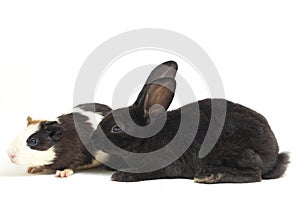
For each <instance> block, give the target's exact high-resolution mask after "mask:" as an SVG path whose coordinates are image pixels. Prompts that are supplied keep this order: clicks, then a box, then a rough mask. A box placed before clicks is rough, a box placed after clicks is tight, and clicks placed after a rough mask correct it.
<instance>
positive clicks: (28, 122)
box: [27, 116, 44, 126]
mask: <svg viewBox="0 0 300 200" xmlns="http://www.w3.org/2000/svg"><path fill="white" fill-rule="evenodd" d="M42 121H44V120H33V119H32V118H31V117H30V116H28V117H27V126H29V125H32V124H38V123H40V122H42Z"/></svg>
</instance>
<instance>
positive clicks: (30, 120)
mask: <svg viewBox="0 0 300 200" xmlns="http://www.w3.org/2000/svg"><path fill="white" fill-rule="evenodd" d="M32 121H33V120H32V118H31V117H30V116H28V117H27V126H29V124H31V123H32Z"/></svg>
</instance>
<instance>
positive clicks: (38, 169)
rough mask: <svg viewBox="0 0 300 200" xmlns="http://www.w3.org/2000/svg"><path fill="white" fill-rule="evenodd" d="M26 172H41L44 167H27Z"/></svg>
mask: <svg viewBox="0 0 300 200" xmlns="http://www.w3.org/2000/svg"><path fill="white" fill-rule="evenodd" d="M27 172H28V173H29V174H37V173H43V172H44V169H43V168H42V167H28V168H27Z"/></svg>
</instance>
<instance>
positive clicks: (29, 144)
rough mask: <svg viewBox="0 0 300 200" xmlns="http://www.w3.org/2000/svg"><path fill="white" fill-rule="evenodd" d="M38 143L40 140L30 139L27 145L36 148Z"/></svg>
mask: <svg viewBox="0 0 300 200" xmlns="http://www.w3.org/2000/svg"><path fill="white" fill-rule="evenodd" d="M37 143H38V140H37V139H36V138H30V139H29V140H28V141H27V145H28V146H30V147H34V146H36V145H37Z"/></svg>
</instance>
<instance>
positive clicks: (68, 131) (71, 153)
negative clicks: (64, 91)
mask: <svg viewBox="0 0 300 200" xmlns="http://www.w3.org/2000/svg"><path fill="white" fill-rule="evenodd" d="M110 111H111V108H110V107H108V106H106V105H103V104H97V103H88V104H81V105H78V106H76V107H74V108H73V109H72V111H71V112H70V113H67V114H63V115H60V116H59V117H57V119H56V120H54V121H47V120H32V119H31V117H28V118H27V127H26V128H25V129H24V130H23V131H22V132H21V133H20V134H19V135H18V136H17V137H16V138H15V139H14V140H13V142H12V144H11V145H10V147H9V148H8V151H7V152H8V156H9V158H10V160H11V162H13V163H15V164H19V165H26V166H29V167H28V169H27V171H28V173H30V174H35V173H54V172H55V171H56V176H57V177H68V176H70V175H72V174H73V173H74V170H77V169H86V168H92V167H96V166H99V165H101V163H100V162H99V160H103V159H104V160H105V157H106V156H107V154H105V153H104V152H100V151H97V155H96V154H94V152H89V151H88V150H87V148H86V147H85V145H84V144H83V141H82V136H83V137H84V138H85V137H86V138H85V139H89V138H90V136H91V134H92V133H93V132H94V131H95V130H96V128H97V126H98V124H99V122H100V121H101V119H102V118H103V117H104V116H105V115H106V114H107V113H108V112H110ZM75 119H76V123H75V121H74V120H75ZM79 131H80V136H79ZM87 141H88V140H87ZM94 155H95V156H96V157H99V158H100V159H96V157H95V156H94Z"/></svg>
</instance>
